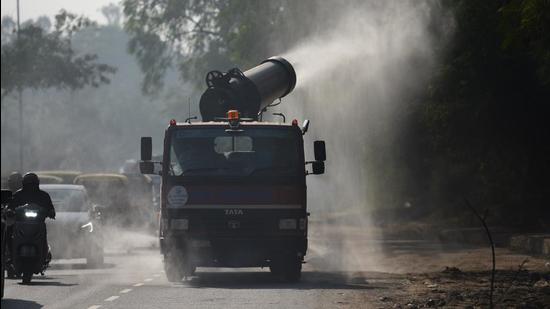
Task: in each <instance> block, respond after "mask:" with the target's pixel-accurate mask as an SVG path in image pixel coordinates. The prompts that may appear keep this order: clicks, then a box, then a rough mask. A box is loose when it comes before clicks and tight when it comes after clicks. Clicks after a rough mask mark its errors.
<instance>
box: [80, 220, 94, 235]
mask: <svg viewBox="0 0 550 309" xmlns="http://www.w3.org/2000/svg"><path fill="white" fill-rule="evenodd" d="M80 228H81V229H85V228H88V232H90V233H91V232H93V231H94V225H93V224H92V222H88V223H86V224H84V225H83V226H81V227H80Z"/></svg>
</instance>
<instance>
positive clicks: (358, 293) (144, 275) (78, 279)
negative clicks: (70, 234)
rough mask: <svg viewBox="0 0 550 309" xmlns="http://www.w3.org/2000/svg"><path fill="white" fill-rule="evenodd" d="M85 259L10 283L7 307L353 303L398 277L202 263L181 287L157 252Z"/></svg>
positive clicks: (331, 305)
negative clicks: (288, 279) (297, 273)
mask: <svg viewBox="0 0 550 309" xmlns="http://www.w3.org/2000/svg"><path fill="white" fill-rule="evenodd" d="M84 262H85V261H84V260H58V261H55V262H54V263H53V264H52V267H51V268H50V269H49V270H48V271H47V273H46V275H45V276H43V277H40V276H38V277H36V278H35V279H34V280H33V282H32V285H28V286H27V285H21V284H19V282H20V280H8V281H7V286H6V292H5V299H4V300H2V308H3V309H8V308H42V306H43V307H45V308H84V309H86V308H88V309H93V308H260V307H261V308H335V307H343V308H346V307H358V304H364V303H365V302H369V293H368V290H372V289H375V288H380V289H383V288H385V287H386V286H387V285H391V284H394V283H392V281H393V279H391V276H390V277H388V276H382V277H378V278H375V276H372V277H370V278H369V282H368V284H367V281H366V280H365V278H362V277H355V278H350V276H349V274H347V273H344V272H324V271H322V270H317V269H315V268H314V267H313V266H312V265H310V264H306V265H305V267H304V273H303V280H302V282H300V283H297V284H289V283H284V282H278V281H277V280H276V279H274V278H273V277H272V276H271V274H270V273H269V270H267V269H263V270H262V269H254V268H250V269H248V268H247V269H210V268H200V269H199V270H198V272H197V275H198V276H197V277H192V278H190V279H188V280H187V281H184V282H182V283H178V284H174V283H169V282H168V281H167V280H166V278H165V276H164V273H163V270H162V263H161V257H160V255H159V254H158V252H157V251H156V250H140V251H134V252H132V253H131V254H127V253H124V254H116V255H109V256H107V257H106V260H105V262H106V263H105V265H104V267H103V268H100V269H86V267H85V264H84ZM373 297H375V296H373Z"/></svg>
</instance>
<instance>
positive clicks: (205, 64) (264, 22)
mask: <svg viewBox="0 0 550 309" xmlns="http://www.w3.org/2000/svg"><path fill="white" fill-rule="evenodd" d="M313 2H314V1H311V0H307V1H291V0H275V1H255V0H243V1H228V0H202V1H177V0H169V1H153V0H146V1H140V0H126V1H124V2H123V5H124V15H125V16H126V22H125V29H126V31H127V32H128V33H129V34H130V35H131V40H130V43H129V50H130V52H131V53H132V54H134V55H135V56H136V57H137V59H138V62H139V63H140V65H141V68H142V71H143V72H144V73H145V78H144V82H143V91H144V92H145V93H149V94H152V93H155V91H157V90H158V89H160V87H161V86H162V84H163V77H164V75H165V73H166V71H167V70H168V69H169V68H171V67H172V66H173V65H175V66H177V67H178V68H179V71H180V75H181V77H182V78H183V79H191V80H201V81H202V77H203V74H204V73H205V72H207V71H209V70H212V69H213V68H216V69H228V68H230V67H234V66H240V67H248V66H250V65H252V64H257V62H258V61H260V60H263V59H264V58H265V57H268V56H271V55H270V53H269V52H270V51H271V50H273V47H274V45H276V44H278V45H280V48H281V49H285V48H288V47H290V45H291V44H293V43H294V42H296V41H297V40H298V38H301V37H304V32H306V31H307V28H306V27H301V28H295V29H288V28H287V27H288V25H289V24H292V21H296V20H299V19H304V18H306V17H305V16H314V12H315V10H316V7H318V6H317V5H312V3H313ZM297 12H304V13H307V14H304V15H300V14H296V13H297ZM310 18H311V17H310ZM277 31H282V32H284V33H285V35H286V36H287V39H285V40H281V41H278V40H274V36H273V34H275V33H277Z"/></svg>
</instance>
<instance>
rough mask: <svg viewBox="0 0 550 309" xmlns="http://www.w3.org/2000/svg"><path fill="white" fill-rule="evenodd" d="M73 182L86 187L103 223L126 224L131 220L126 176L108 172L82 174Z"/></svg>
mask: <svg viewBox="0 0 550 309" xmlns="http://www.w3.org/2000/svg"><path fill="white" fill-rule="evenodd" d="M74 184H76V185H83V186H84V187H85V188H86V190H87V191H88V196H89V197H90V200H91V201H92V203H94V204H96V205H98V206H99V207H100V209H101V217H102V220H103V222H104V223H105V224H107V225H115V226H128V225H129V224H130V223H131V222H132V220H131V219H132V218H131V216H130V211H129V208H130V202H129V194H128V178H127V177H126V176H124V175H120V174H110V173H96V174H82V175H79V176H77V177H76V178H75V179H74Z"/></svg>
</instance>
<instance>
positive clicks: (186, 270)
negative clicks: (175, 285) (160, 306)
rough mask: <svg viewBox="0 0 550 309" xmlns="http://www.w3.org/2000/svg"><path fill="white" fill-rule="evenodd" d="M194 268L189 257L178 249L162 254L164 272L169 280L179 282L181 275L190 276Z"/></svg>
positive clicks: (193, 272)
mask: <svg viewBox="0 0 550 309" xmlns="http://www.w3.org/2000/svg"><path fill="white" fill-rule="evenodd" d="M195 270H196V267H195V266H194V265H192V264H191V262H190V260H189V258H188V257H187V256H186V255H185V254H183V252H181V251H179V250H175V251H172V252H169V253H167V254H165V255H164V272H165V273H166V278H167V279H168V281H170V282H179V281H181V280H182V278H183V277H187V276H192V275H194V274H195Z"/></svg>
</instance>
